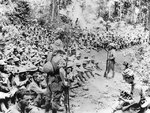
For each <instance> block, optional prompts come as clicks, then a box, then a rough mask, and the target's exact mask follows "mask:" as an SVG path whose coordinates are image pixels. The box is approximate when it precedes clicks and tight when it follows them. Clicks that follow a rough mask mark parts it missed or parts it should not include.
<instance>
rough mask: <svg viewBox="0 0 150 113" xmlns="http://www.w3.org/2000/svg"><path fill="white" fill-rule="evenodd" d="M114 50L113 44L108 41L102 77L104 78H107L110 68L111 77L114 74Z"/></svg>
mask: <svg viewBox="0 0 150 113" xmlns="http://www.w3.org/2000/svg"><path fill="white" fill-rule="evenodd" d="M115 51H116V50H115V45H114V44H113V43H110V44H109V46H108V52H107V61H106V70H105V73H104V77H106V78H108V74H109V73H110V70H112V78H114V76H115Z"/></svg>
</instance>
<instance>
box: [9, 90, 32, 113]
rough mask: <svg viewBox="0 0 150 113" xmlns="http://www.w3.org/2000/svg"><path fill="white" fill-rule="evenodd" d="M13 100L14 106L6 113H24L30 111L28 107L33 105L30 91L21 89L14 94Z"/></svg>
mask: <svg viewBox="0 0 150 113" xmlns="http://www.w3.org/2000/svg"><path fill="white" fill-rule="evenodd" d="M15 98H16V102H15V104H14V105H13V106H11V107H10V108H9V109H8V110H7V112H6V113H26V112H27V111H29V110H31V108H30V105H31V104H32V103H33V98H32V96H31V92H30V91H28V90H26V89H21V90H19V91H17V92H16V94H15Z"/></svg>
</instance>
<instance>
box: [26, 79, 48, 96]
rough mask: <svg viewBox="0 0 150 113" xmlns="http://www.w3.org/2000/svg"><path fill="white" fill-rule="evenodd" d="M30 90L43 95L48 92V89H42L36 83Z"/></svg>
mask: <svg viewBox="0 0 150 113" xmlns="http://www.w3.org/2000/svg"><path fill="white" fill-rule="evenodd" d="M28 89H29V90H32V91H34V92H36V93H37V94H43V93H46V91H47V89H42V88H40V87H39V86H38V85H37V84H36V83H35V82H34V81H32V83H30V84H29V86H28Z"/></svg>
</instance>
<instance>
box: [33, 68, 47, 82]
mask: <svg viewBox="0 0 150 113" xmlns="http://www.w3.org/2000/svg"><path fill="white" fill-rule="evenodd" d="M33 79H34V81H35V82H36V83H40V82H41V81H43V80H44V76H43V74H42V72H41V71H40V70H39V69H37V70H36V71H34V72H33Z"/></svg>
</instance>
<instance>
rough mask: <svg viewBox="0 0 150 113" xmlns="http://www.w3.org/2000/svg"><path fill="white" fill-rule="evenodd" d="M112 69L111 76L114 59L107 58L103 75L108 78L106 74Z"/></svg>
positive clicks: (113, 72)
mask: <svg viewBox="0 0 150 113" xmlns="http://www.w3.org/2000/svg"><path fill="white" fill-rule="evenodd" d="M110 70H112V78H113V77H114V76H115V59H108V60H107V61H106V70H105V73H104V77H106V78H108V74H109V73H110Z"/></svg>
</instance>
